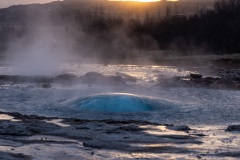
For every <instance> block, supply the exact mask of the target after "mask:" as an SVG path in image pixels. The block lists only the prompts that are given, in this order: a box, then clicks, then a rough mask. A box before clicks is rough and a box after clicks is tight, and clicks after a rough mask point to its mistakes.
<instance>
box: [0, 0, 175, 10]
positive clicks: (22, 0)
mask: <svg viewBox="0 0 240 160" xmlns="http://www.w3.org/2000/svg"><path fill="white" fill-rule="evenodd" d="M51 1H54V0H0V8H5V7H9V6H11V5H18V4H31V3H48V2H51ZM113 1H116V0H113ZM119 1H128V0H119ZM132 1H141V2H149V1H160V0H132ZM170 1H176V0H170Z"/></svg>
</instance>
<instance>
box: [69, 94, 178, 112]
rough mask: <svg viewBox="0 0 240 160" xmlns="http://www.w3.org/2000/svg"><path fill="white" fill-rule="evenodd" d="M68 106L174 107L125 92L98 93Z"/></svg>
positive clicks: (99, 109)
mask: <svg viewBox="0 0 240 160" xmlns="http://www.w3.org/2000/svg"><path fill="white" fill-rule="evenodd" d="M66 105H67V106H71V107H73V108H74V109H76V110H85V111H97V112H116V113H117V112H150V111H156V110H168V109H171V108H173V107H174V104H171V103H170V102H167V101H164V100H159V99H156V98H151V97H145V96H138V95H134V94H125V93H111V94H97V95H92V96H88V97H85V98H77V99H73V100H70V101H69V102H68V103H67V104H66Z"/></svg>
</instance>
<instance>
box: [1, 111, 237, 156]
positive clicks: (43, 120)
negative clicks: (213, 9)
mask: <svg viewBox="0 0 240 160" xmlns="http://www.w3.org/2000/svg"><path fill="white" fill-rule="evenodd" d="M0 117H1V120H0V159H9V160H30V159H73V160H75V159H78V160H79V159H177V158H182V159H239V158H240V152H239V149H240V148H239V142H240V135H239V131H240V130H239V128H240V127H239V126H238V125H233V126H221V127H220V126H219V127H211V126H208V127H206V126H204V127H201V126H198V127H196V126H190V127H189V126H185V125H182V126H174V125H173V124H158V123H150V122H146V121H124V120H123V121H116V120H84V119H71V118H70V119H59V118H57V117H40V116H35V115H22V114H19V113H7V112H0Z"/></svg>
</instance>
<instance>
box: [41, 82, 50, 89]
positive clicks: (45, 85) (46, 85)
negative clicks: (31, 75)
mask: <svg viewBox="0 0 240 160" xmlns="http://www.w3.org/2000/svg"><path fill="white" fill-rule="evenodd" d="M41 87H42V88H52V85H51V84H50V83H44V84H42V85H41Z"/></svg>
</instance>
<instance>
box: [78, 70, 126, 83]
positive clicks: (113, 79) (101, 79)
mask: <svg viewBox="0 0 240 160" xmlns="http://www.w3.org/2000/svg"><path fill="white" fill-rule="evenodd" d="M80 79H81V82H82V83H87V84H88V85H89V84H101V85H126V81H125V80H124V79H123V78H122V77H121V76H105V75H102V74H100V73H97V72H88V73H86V74H85V75H84V76H82V77H81V78H80Z"/></svg>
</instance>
